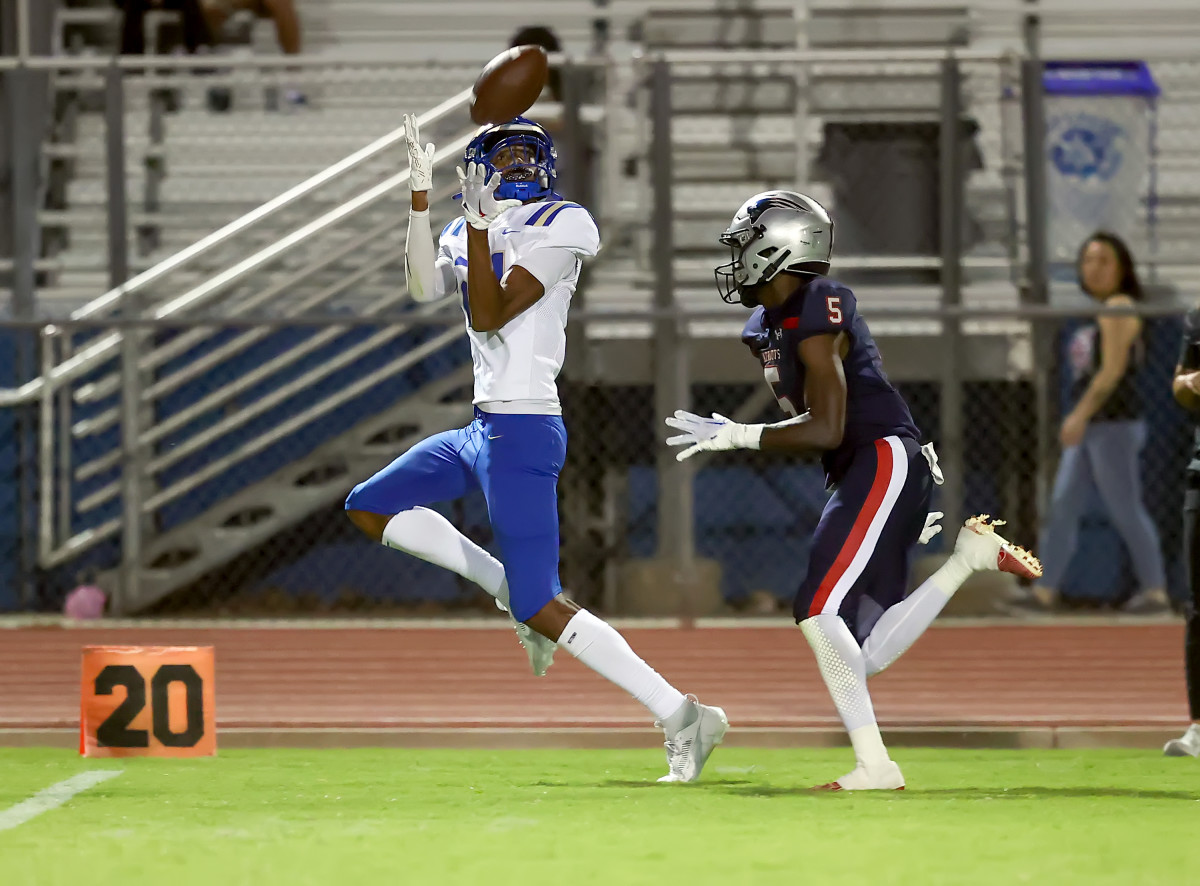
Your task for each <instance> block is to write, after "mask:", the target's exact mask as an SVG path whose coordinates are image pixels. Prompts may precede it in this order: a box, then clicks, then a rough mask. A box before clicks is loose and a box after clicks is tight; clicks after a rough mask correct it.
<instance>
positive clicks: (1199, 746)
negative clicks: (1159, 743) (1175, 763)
mask: <svg viewBox="0 0 1200 886" xmlns="http://www.w3.org/2000/svg"><path fill="white" fill-rule="evenodd" d="M1163 754H1164V755H1165V756H1167V757H1200V726H1197V725H1196V724H1195V723H1193V724H1192V725H1191V726H1189V727H1188V731H1187V732H1185V733H1183V738H1173V739H1171V740H1170V741H1169V742H1167V743H1166V744H1165V745H1163Z"/></svg>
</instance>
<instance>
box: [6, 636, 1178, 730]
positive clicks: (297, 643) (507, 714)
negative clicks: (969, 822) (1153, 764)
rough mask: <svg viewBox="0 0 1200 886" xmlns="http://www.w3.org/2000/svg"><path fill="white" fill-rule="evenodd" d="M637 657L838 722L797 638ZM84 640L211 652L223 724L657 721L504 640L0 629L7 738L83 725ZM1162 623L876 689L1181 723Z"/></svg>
mask: <svg viewBox="0 0 1200 886" xmlns="http://www.w3.org/2000/svg"><path fill="white" fill-rule="evenodd" d="M623 633H624V634H625V636H626V638H627V639H628V640H629V642H630V643H631V645H632V646H633V648H634V649H635V650H637V651H638V652H639V653H640V654H641V655H642V656H643V657H644V658H645V659H646V660H647V661H649V662H650V663H651V664H652V665H653V666H654V667H656V668H657V669H658V670H659V671H660V672H661V673H662V674H663V675H664V676H666V677H667V678H668V679H669V680H671V681H672V682H673V683H674V684H675V685H677V686H678V687H679V688H680V689H681V690H683V691H685V692H691V693H695V694H696V695H698V696H699V697H700V698H701V700H703V701H708V702H713V703H717V704H720V705H722V706H723V707H724V708H725V709H726V711H727V712H728V714H729V718H730V720H731V722H732V723H733V724H734V725H735V726H760V727H823V726H831V725H834V724H836V723H837V719H836V715H835V712H834V709H833V706H832V703H831V702H830V700H829V698H828V696H827V695H826V693H825V690H824V687H823V686H822V684H821V682H820V679H819V677H818V675H817V670H816V667H815V665H814V663H813V661H812V658H811V654H810V653H809V651H808V649H807V646H806V644H805V642H804V639H803V637H802V636H801V634H800V632H799V631H798V630H797V629H795V628H789V627H787V626H781V627H722V628H696V629H667V628H655V629H650V628H630V629H628V630H625V631H624V632H623ZM85 644H120V645H212V646H214V647H215V648H216V681H217V720H218V723H219V724H220V725H221V726H224V727H262V728H288V727H309V728H311V727H334V728H346V727H390V728H404V727H439V728H454V727H485V726H486V727H542V728H563V727H592V728H596V727H630V726H646V725H648V724H647V720H648V717H647V714H646V713H645V711H644V710H643V709H642V708H641V706H640V705H638V704H637V703H635V702H634V701H632V700H631V699H630V698H628V697H627V696H626V695H625V694H624V693H623V692H621V691H620V690H618V689H616V688H615V687H613V686H611V685H609V684H608V683H606V682H605V681H603V680H601V679H599V678H598V677H596V676H595V675H593V674H592V673H591V672H590V671H588V670H587V669H586V668H584V667H583V666H581V665H580V664H579V663H578V662H576V661H574V660H573V659H572V658H571V657H570V656H568V655H566V654H564V653H561V652H560V653H559V655H558V656H557V658H556V661H555V664H554V666H553V667H552V668H551V669H550V674H549V676H547V677H545V678H543V679H536V678H534V677H533V676H531V675H530V674H529V673H528V670H527V664H526V659H525V656H524V654H523V653H522V651H521V649H520V647H519V646H518V645H517V642H516V638H515V636H514V635H513V633H512V632H511V631H510V630H508V629H507V628H505V627H503V626H502V625H500V624H499V623H497V626H496V627H494V628H493V627H492V626H490V625H489V626H483V627H475V628H448V629H442V628H428V627H421V626H419V623H418V626H413V627H400V628H381V629H377V628H295V627H288V628H263V629H257V628H256V629H247V628H218V629H211V628H205V629H200V628H187V627H172V628H169V629H168V628H157V627H138V628H95V629H93V628H72V629H54V628H25V629H15V630H4V631H0V685H2V686H3V687H4V690H3V693H2V694H0V728H48V727H75V726H77V724H78V710H79V708H78V704H79V701H78V695H79V659H80V648H81V647H82V646H84V645H85ZM1182 645H1183V631H1182V627H1181V626H1180V625H1178V624H1168V625H1161V624H1155V625H1134V626H1129V625H1119V626H1118V625H1087V626H1078V625H1072V626H1062V625H1045V626H1043V625H1029V624H1014V625H992V626H986V627H975V626H971V627H958V626H946V627H935V628H933V629H932V630H930V631H929V632H928V634H926V636H925V637H923V638H922V639H921V641H920V642H919V643H918V644H917V645H916V646H915V647H914V648H913V649H911V650H910V651H909V652H908V653H907V654H906V655H905V656H904V657H903V658H902V659H901V660H900V661H899V662H897V663H896V664H895V665H893V667H892V668H891V669H890V670H889V671H887V672H885V673H884V674H881V675H880V676H878V677H876V678H875V679H873V680H872V684H871V685H872V694H873V696H874V699H875V704H876V711H877V713H878V716H879V719H880V722H881V724H882V725H884V726H885V727H887V726H893V727H897V726H905V727H907V726H930V727H947V726H950V727H953V726H963V727H999V726H1003V727H1021V726H1081V727H1082V726H1086V727H1095V726H1147V727H1157V726H1165V725H1171V726H1175V725H1178V724H1179V723H1181V722H1182V721H1183V720H1184V718H1185V715H1186V708H1185V704H1184V684H1183V656H1182Z"/></svg>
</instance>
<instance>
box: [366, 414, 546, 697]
mask: <svg viewBox="0 0 1200 886" xmlns="http://www.w3.org/2000/svg"><path fill="white" fill-rule="evenodd" d="M479 436H480V433H479V422H478V421H476V422H473V423H472V424H471V425H468V426H467V427H465V428H458V429H456V430H452V431H444V432H443V433H441V434H435V435H434V436H432V437H429V438H427V439H425V440H422V441H421V442H420V443H418V444H417V445H416V446H414V447H412V448H411V449H409V450H408V451H407V452H405V453H404V454H403V455H401V456H400V457H399V458H397V459H396V460H395V461H393V462H392V463H391V464H389V465H388V466H387V467H385V468H384V469H383V470H381V471H379V472H378V473H376V474H375V475H374V476H372V477H370V478H369V479H367V480H365V481H363V482H362V483H359V484H358V485H357V486H355V487H354V489H352V490H351V491H350V494H349V495H348V496H347V497H346V505H345V507H346V516H347V517H349V518H350V521H351V522H352V523H353V524H354V525H355V526H357V527H358V528H359V529H360V530H361V531H362V532H363V533H365V534H366V535H367V536H368V537H369V538H371V539H373V540H374V541H377V542H380V543H381V544H384V545H387V546H388V547H390V548H395V549H396V550H399V551H404V552H406V553H409V554H412V555H413V556H414V557H419V558H421V559H422V560H424V561H426V562H427V563H433V564H435V565H437V566H441V567H442V568H443V569H449V570H450V571H452V572H456V573H458V574H459V575H461V576H462V577H463V578H465V579H468V580H469V581H473V582H475V583H476V584H477V585H479V586H480V587H481V588H483V589H484V590H485V591H486V592H487V593H488V594H490V595H491V596H492V597H494V598H495V599H496V605H497V606H499V607H500V608H501V609H502V610H504V611H506V612H507V611H508V610H509V608H510V607H509V592H508V583H507V581H506V580H505V573H504V567H503V566H502V565H501V563H500V561H499V560H497V559H496V558H495V557H493V556H492V555H491V554H489V553H488V552H487V551H485V550H484V549H483V548H481V547H479V545H477V544H475V543H474V542H473V541H471V540H470V539H469V538H467V537H466V536H464V535H463V534H462V533H461V532H459V531H458V530H457V529H455V528H454V526H453V524H451V523H450V521H449V520H447V519H446V518H445V517H443V516H442V515H441V514H439V513H437V512H436V511H431V510H429V509H428V508H425V507H421V505H425V504H431V503H433V502H439V501H452V500H454V499H457V498H461V497H462V496H463V495H465V494H466V493H467V491H468V490H469V489H470V488H472V487H473V486H474V485H475V481H474V479H473V478H472V476H471V474H470V473H469V472H468V471H466V470H465V469H464V467H463V465H462V463H461V461H460V452H462V451H464V450H466V449H469V448H470V447H471V446H472V445H478V437H479ZM510 616H511V613H510ZM512 621H513V625H514V628H515V630H516V632H517V639H518V640H520V642H521V645H522V646H523V647H524V649H525V652H526V654H527V655H528V656H529V663H530V666H531V667H532V668H533V672H534V673H535V674H537V675H538V676H542V675H544V674H545V673H546V668H548V667H549V666H550V662H551V661H552V659H553V657H554V649H555V647H554V644H553V643H552V642H550V641H548V640H546V639H545V638H544V637H541V636H538V635H537V634H536V633H534V632H533V631H531V630H530V629H529V628H528V627H527V626H526V625H523V624H521V623H520V622H518V621H517V620H516V619H515V618H514V619H512Z"/></svg>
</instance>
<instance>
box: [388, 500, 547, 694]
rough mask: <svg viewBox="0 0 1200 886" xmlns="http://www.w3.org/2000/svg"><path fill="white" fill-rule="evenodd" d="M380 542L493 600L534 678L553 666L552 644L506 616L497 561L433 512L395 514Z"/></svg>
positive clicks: (414, 510) (504, 591) (503, 585)
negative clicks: (459, 579) (465, 581)
mask: <svg viewBox="0 0 1200 886" xmlns="http://www.w3.org/2000/svg"><path fill="white" fill-rule="evenodd" d="M382 541H383V543H384V544H385V545H387V546H388V547H389V548H395V549H396V550H398V551H404V552H405V553H407V554H412V555H413V556H414V557H420V558H421V559H422V560H425V561H426V562H428V563H433V564H435V565H437V566H441V567H442V568H443V569H449V570H450V571H451V572H456V573H458V574H459V575H461V576H462V577H463V578H465V579H468V580H469V581H473V582H475V584H477V585H479V586H480V587H481V588H483V589H484V590H485V591H487V593H488V594H490V595H491V596H492V597H494V598H495V600H496V606H497V607H498V608H499V609H500V610H501V611H503V612H505V613H507V614H508V616H509V618H510V619H511V620H512V623H513V628H514V630H515V631H516V632H517V639H518V640H519V641H520V642H521V646H522V648H524V650H525V654H526V655H528V656H529V666H530V668H532V669H533V673H534V675H535V676H538V677H544V676H546V671H547V669H549V667H550V665H552V664H553V663H554V650H555V649H556V646H555V644H554V641H552V640H548V639H547V638H545V637H543V636H542V635H541V634H539V633H537V631H534V630H533V629H532V628H530V627H529V625H526V624H522V623H521V622H519V621H517V620H516V619H515V618H513V616H512V613H511V612H509V600H508V581H507V579H506V578H505V575H504V565H503V564H502V563H501V562H500V561H499V560H497V559H496V558H495V557H493V556H492V555H491V554H489V553H488V552H487V551H485V550H484V549H483V548H481V547H480V546H479V545H477V544H475V542H473V541H471V540H470V539H469V538H467V537H466V536H465V535H463V534H462V533H461V532H459V531H458V530H457V529H456V528H455V527H454V524H453V523H451V522H450V521H449V520H447V519H446V518H445V517H443V516H442V515H441V514H439V513H438V512H437V511H431V510H429V509H427V508H412V509H411V510H407V511H402V512H400V513H399V514H396V515H395V516H394V517H392V518H391V519H390V520H389V521H388V522H387V525H386V526H385V527H384V529H383V538H382Z"/></svg>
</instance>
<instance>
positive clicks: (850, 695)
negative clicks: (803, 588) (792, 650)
mask: <svg viewBox="0 0 1200 886" xmlns="http://www.w3.org/2000/svg"><path fill="white" fill-rule="evenodd" d="M800 630H802V631H803V632H804V637H805V639H806V640H808V645H810V646H811V647H812V650H813V653H814V654H815V655H816V657H817V667H818V668H820V670H821V677H822V678H823V679H824V680H825V687H826V688H827V689H828V690H829V694H830V696H831V697H832V698H833V703H834V705H835V706H836V707H837V710H838V714H839V715H840V716H841V718H842V724H843V725H844V726H845V727H846V731H847V732H848V733H850V743H851V744H852V745H853V746H854V756H855V758H856V759H857V760H858V763H859V765H860V766H863V767H866V768H868V769H870V768H871V767H874V766H878V765H880V764H882V763H886V762H887V761H888V759H889V757H888V752H887V748H886V747H884V745H883V739H882V738H881V737H880V735H879V726H878V725H877V724H876V722H875V708H874V706H873V705H872V704H871V694H870V693H869V692H867V670H866V665H865V664H864V662H863V655H862V650H861V649H860V648H859V646H858V642H857V641H856V640H855V639H854V635H853V634H851V633H850V628H848V627H847V626H846V622H845V621H843V620H842V617H841V616H840V615H833V614H825V613H823V614H821V615H814V616H813V617H812V618H806V619H805V620H804V621H802V622H800Z"/></svg>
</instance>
